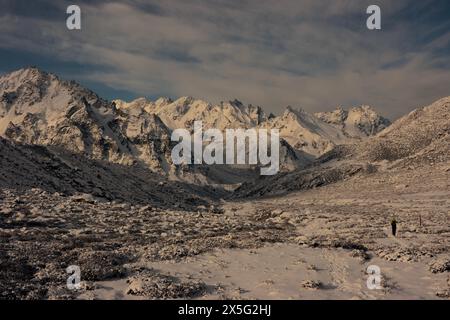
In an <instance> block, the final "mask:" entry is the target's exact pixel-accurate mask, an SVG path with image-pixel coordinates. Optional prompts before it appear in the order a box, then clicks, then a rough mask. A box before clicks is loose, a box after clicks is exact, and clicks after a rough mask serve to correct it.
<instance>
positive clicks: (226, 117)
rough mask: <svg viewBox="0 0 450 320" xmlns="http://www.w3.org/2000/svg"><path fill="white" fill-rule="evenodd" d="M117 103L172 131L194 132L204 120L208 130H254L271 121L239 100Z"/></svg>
mask: <svg viewBox="0 0 450 320" xmlns="http://www.w3.org/2000/svg"><path fill="white" fill-rule="evenodd" d="M114 102H115V104H116V106H117V107H118V108H119V109H122V110H123V109H125V110H130V109H134V108H144V109H145V110H146V111H147V112H149V113H153V114H156V115H158V116H159V117H160V118H161V120H162V121H163V122H164V123H165V124H166V125H167V126H168V127H169V128H171V129H177V128H192V125H193V123H194V121H196V120H202V122H203V127H204V128H205V129H209V128H217V129H219V130H224V129H232V128H251V127H254V126H257V125H259V124H260V123H262V122H263V121H265V120H266V119H267V118H266V115H265V113H264V111H263V110H262V109H261V107H257V106H252V105H244V104H242V102H240V101H238V100H234V101H230V102H221V103H220V104H217V105H213V104H211V103H208V102H206V101H203V100H199V99H195V98H193V97H181V98H179V99H177V100H175V101H172V100H171V99H169V98H160V99H158V100H156V101H154V102H153V101H149V100H146V99H145V98H139V99H136V100H134V101H132V102H130V103H126V102H124V101H122V100H114Z"/></svg>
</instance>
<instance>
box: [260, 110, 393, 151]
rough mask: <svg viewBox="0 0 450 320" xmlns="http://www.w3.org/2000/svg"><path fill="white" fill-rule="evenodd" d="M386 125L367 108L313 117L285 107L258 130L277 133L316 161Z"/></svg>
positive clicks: (383, 119)
mask: <svg viewBox="0 0 450 320" xmlns="http://www.w3.org/2000/svg"><path fill="white" fill-rule="evenodd" d="M388 124H389V121H388V120H386V119H385V118H383V117H381V116H380V115H378V114H377V113H376V112H375V111H373V109H372V108H370V107H366V106H363V107H359V108H352V109H350V111H345V110H343V109H338V110H336V111H333V112H322V113H316V114H314V115H313V114H309V113H308V112H306V111H304V110H303V109H293V108H291V107H287V108H286V110H285V112H284V113H283V114H282V115H281V116H279V117H275V118H273V119H270V120H268V121H266V122H264V123H263V124H262V125H261V126H262V127H265V128H271V129H274V128H275V129H279V130H280V136H281V137H282V138H283V139H285V140H286V141H287V142H288V143H289V144H290V145H291V146H292V147H293V148H294V149H296V150H300V151H303V152H305V153H306V154H309V155H310V156H312V157H318V156H320V155H322V154H324V153H325V152H328V151H330V150H331V149H333V148H334V146H336V145H340V144H348V143H354V142H356V141H358V140H361V139H363V138H367V137H368V136H371V135H374V134H376V133H378V132H379V131H381V130H382V129H384V128H385V127H386V126H387V125H388Z"/></svg>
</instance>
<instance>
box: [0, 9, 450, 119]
mask: <svg viewBox="0 0 450 320" xmlns="http://www.w3.org/2000/svg"><path fill="white" fill-rule="evenodd" d="M69 4H78V5H79V6H80V7H81V11H82V30H81V31H69V30H67V29H66V24H65V19H66V17H67V15H66V12H65V11H66V8H67V6H68V5H69ZM370 4H378V5H379V6H380V7H381V10H382V30H381V31H370V30H368V29H367V28H366V19H367V17H368V15H367V14H366V9H367V7H368V5H370ZM0 30H1V32H0V73H5V72H9V71H12V70H15V69H18V68H21V67H24V66H29V65H35V66H38V67H40V68H42V69H44V70H46V71H51V72H54V73H57V74H58V75H60V76H61V77H62V78H65V79H74V80H77V81H78V82H80V83H81V84H83V85H85V86H87V87H89V88H90V89H93V90H94V91H96V92H97V93H99V94H100V95H101V96H103V97H105V98H108V99H114V98H122V99H125V100H130V99H133V98H136V97H139V96H146V97H149V98H155V97H158V96H169V97H172V98H176V97H179V96H187V95H189V96H194V97H197V98H202V99H205V100H208V101H211V102H213V103H216V102H219V101H222V100H231V99H234V98H237V99H239V100H241V101H243V102H244V103H252V104H256V105H261V106H262V107H264V108H265V109H266V110H267V111H271V112H275V113H280V112H281V111H282V110H283V109H284V108H285V107H286V106H287V105H291V106H293V107H302V108H304V109H305V110H308V111H325V110H331V109H334V108H335V107H336V106H338V105H342V106H344V107H348V106H352V105H360V104H369V105H372V106H374V107H375V108H376V109H378V110H379V111H380V112H381V113H382V114H384V115H386V116H388V117H390V118H393V119H394V118H396V117H398V116H400V115H402V114H404V113H406V112H408V111H410V110H412V109H414V108H416V107H419V106H422V105H426V104H429V103H431V102H432V101H434V100H436V99H438V98H441V97H444V96H449V95H450V1H448V0H420V1H417V0H395V1H394V0H389V1H385V0H377V1H375V0H368V1H366V0H270V1H268V0H241V1H237V0H208V1H206V0H203V1H200V0H162V1H143V0H142V1H140V0H136V1H132V0H128V1H87V0H85V1H76V0H75V1H70V2H69V1H65V0H62V1H51V0H33V1H28V0H0Z"/></svg>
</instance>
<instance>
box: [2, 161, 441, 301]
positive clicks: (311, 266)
mask: <svg viewBox="0 0 450 320" xmlns="http://www.w3.org/2000/svg"><path fill="white" fill-rule="evenodd" d="M0 198H1V200H2V202H1V203H2V204H1V207H0V209H1V213H0V241H1V247H2V248H4V249H2V250H1V251H0V264H1V266H0V298H29V299H34V298H49V299H62V298H79V299H96V298H100V299H101V298H108V299H174V298H196V299H205V298H213V299H223V298H231V299H241V298H242V299H244V298H245V299H246V298H250V299H254V298H255V299H410V298H420V299H440V298H446V299H448V298H449V295H450V279H449V275H450V274H449V271H450V170H449V167H448V164H447V165H438V166H435V167H432V166H427V167H422V168H415V169H412V168H410V169H401V170H400V169H397V170H389V171H382V172H378V173H373V174H370V175H361V176H353V177H351V178H348V179H347V180H345V181H342V182H339V183H335V184H332V185H328V186H325V187H322V188H317V189H313V190H308V191H302V192H294V193H290V194H286V195H283V196H276V197H272V198H263V199H255V200H245V201H224V202H222V203H221V205H220V206H218V207H216V208H205V209H204V210H199V211H198V212H186V211H179V210H177V209H170V208H168V209H167V210H163V209H160V208H151V207H148V206H130V205H129V204H126V203H115V202H102V201H99V200H98V199H92V198H90V197H88V196H72V197H62V196H60V195H57V194H48V193H45V192H42V191H40V190H37V189H32V190H28V191H26V192H23V193H21V194H17V193H16V192H14V191H12V190H2V191H1V192H0ZM394 215H395V217H396V220H397V221H398V235H397V237H395V238H394V237H392V236H391V235H390V221H391V219H392V217H393V216H394ZM68 265H78V266H80V268H81V278H82V280H83V281H84V282H83V286H82V289H80V290H79V291H75V292H74V291H69V290H67V289H66V288H65V286H66V279H67V277H68V274H66V273H65V268H66V267H67V266H68ZM369 265H377V266H379V267H380V271H381V276H382V282H381V285H382V289H380V290H369V289H368V288H367V284H366V281H367V278H368V275H367V273H366V269H367V267H368V266H369Z"/></svg>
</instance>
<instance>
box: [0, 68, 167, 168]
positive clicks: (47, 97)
mask: <svg viewBox="0 0 450 320" xmlns="http://www.w3.org/2000/svg"><path fill="white" fill-rule="evenodd" d="M0 135H3V136H5V137H7V138H9V139H12V140H14V141H17V142H21V143H26V144H38V145H50V146H57V147H61V148H64V149H66V150H68V151H70V152H75V153H81V154H84V155H86V156H88V157H90V158H92V159H101V160H107V161H110V162H114V163H120V164H132V163H134V162H136V161H142V162H144V163H146V164H147V165H148V166H149V167H150V168H151V169H152V170H155V171H165V170H166V169H167V166H168V164H167V162H168V161H170V159H168V158H166V157H165V156H166V155H167V154H168V152H169V143H170V135H169V130H168V128H167V127H166V126H165V125H164V124H163V123H162V122H161V120H160V119H159V118H158V117H156V116H151V115H149V114H147V113H146V112H142V113H140V114H136V112H134V113H127V112H119V110H118V109H117V108H116V107H115V106H114V104H111V103H109V102H107V101H105V100H103V99H101V98H99V97H98V96H97V95H96V94H95V93H93V92H92V91H90V90H87V89H85V88H83V87H81V86H80V85H78V84H76V83H75V82H68V81H63V80H60V79H59V78H58V77H56V76H55V75H52V74H49V73H46V72H43V71H40V70H38V69H36V68H27V69H21V70H18V71H16V72H13V73H11V74H8V75H5V76H3V77H1V78H0Z"/></svg>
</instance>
